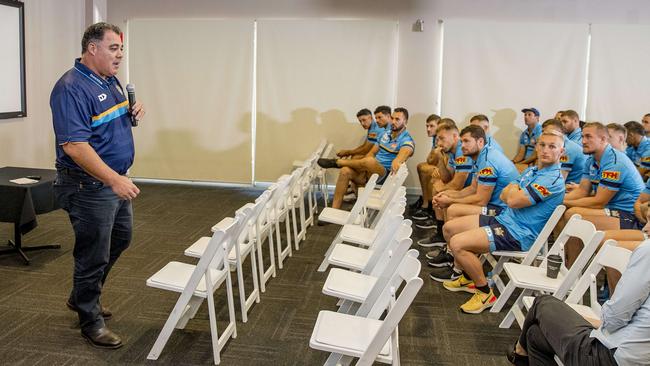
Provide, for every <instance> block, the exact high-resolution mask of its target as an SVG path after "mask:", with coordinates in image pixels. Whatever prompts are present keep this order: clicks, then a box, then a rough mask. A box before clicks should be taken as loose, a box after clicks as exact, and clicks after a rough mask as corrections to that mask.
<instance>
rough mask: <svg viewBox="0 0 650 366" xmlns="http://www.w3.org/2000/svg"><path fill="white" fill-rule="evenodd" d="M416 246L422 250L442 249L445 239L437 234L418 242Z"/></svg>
mask: <svg viewBox="0 0 650 366" xmlns="http://www.w3.org/2000/svg"><path fill="white" fill-rule="evenodd" d="M418 245H419V246H421V247H422V248H432V247H444V246H446V245H447V243H446V242H445V238H443V237H442V235H440V234H439V233H437V232H436V233H434V234H433V235H431V236H430V237H428V238H424V239H420V240H418Z"/></svg>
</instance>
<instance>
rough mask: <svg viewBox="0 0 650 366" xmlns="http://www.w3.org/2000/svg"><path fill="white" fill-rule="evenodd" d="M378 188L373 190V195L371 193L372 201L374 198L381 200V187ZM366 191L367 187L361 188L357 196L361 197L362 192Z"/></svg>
mask: <svg viewBox="0 0 650 366" xmlns="http://www.w3.org/2000/svg"><path fill="white" fill-rule="evenodd" d="M376 187H377V188H375V189H373V190H372V193H370V198H371V199H372V198H375V199H381V190H380V189H379V188H380V187H381V185H377V186H376ZM364 189H366V187H359V188H358V190H357V194H358V195H361V192H363V190H364Z"/></svg>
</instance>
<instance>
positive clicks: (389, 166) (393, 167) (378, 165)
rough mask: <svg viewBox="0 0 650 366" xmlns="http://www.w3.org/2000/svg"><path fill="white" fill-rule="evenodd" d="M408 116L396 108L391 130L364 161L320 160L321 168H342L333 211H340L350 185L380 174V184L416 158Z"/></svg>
mask: <svg viewBox="0 0 650 366" xmlns="http://www.w3.org/2000/svg"><path fill="white" fill-rule="evenodd" d="M408 118H409V113H408V111H407V110H406V109H405V108H395V110H394V111H393V120H392V123H391V129H390V130H388V131H386V132H384V134H383V135H382V136H381V137H380V138H379V140H378V141H377V143H376V144H375V146H374V147H373V148H372V149H371V150H370V151H369V152H368V154H366V156H365V157H363V158H361V159H318V165H320V166H321V167H322V168H326V169H327V168H341V171H340V172H339V177H338V179H337V181H336V188H335V190H334V199H333V200H332V207H333V208H341V204H342V203H343V195H344V194H345V192H346V190H347V188H348V184H349V183H350V182H354V184H356V185H364V184H365V183H366V182H367V181H368V179H369V178H370V176H371V175H372V174H378V175H379V180H378V181H377V182H378V183H379V184H381V183H383V182H384V180H386V178H387V177H388V174H389V173H396V172H397V170H398V169H399V167H400V165H402V164H403V163H405V162H406V160H407V159H408V158H409V157H410V156H411V155H413V151H414V150H415V142H414V141H413V138H412V137H411V135H410V134H409V133H408V131H407V130H406V124H407V123H408Z"/></svg>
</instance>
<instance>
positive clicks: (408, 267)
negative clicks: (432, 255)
mask: <svg viewBox="0 0 650 366" xmlns="http://www.w3.org/2000/svg"><path fill="white" fill-rule="evenodd" d="M403 264H404V265H403V266H402V265H400V271H399V273H400V278H401V280H400V282H401V281H405V282H406V285H405V286H404V288H403V289H402V292H401V293H400V295H399V297H398V298H397V300H396V301H394V303H393V304H392V305H391V307H390V309H389V311H388V314H387V315H386V318H384V320H383V322H382V324H381V326H380V327H379V330H378V331H377V333H376V334H375V336H374V337H373V339H372V340H371V341H370V344H369V345H368V348H366V351H365V352H364V353H363V355H361V357H360V359H359V362H357V365H361V366H370V365H372V364H373V363H374V362H375V359H376V358H377V355H379V352H381V349H382V348H383V347H384V345H385V344H386V342H387V341H388V339H389V338H390V336H391V335H393V339H392V345H393V357H399V352H398V349H397V347H396V346H397V339H396V335H397V332H396V330H397V326H398V325H399V322H400V320H402V317H404V314H405V313H406V310H407V309H408V308H409V306H411V303H412V302H413V299H415V296H416V295H417V294H418V292H419V291H420V288H422V284H423V281H422V279H421V278H419V277H418V273H419V272H420V266H421V265H420V261H419V260H417V259H416V258H413V257H411V256H408V255H407V256H405V257H404V261H403ZM403 276H408V277H403ZM396 292H397V287H393V286H391V285H390V284H389V285H388V286H386V295H387V297H388V299H389V300H393V299H394V298H395V294H396ZM380 301H381V300H380ZM391 302H392V301H391ZM384 309H385V308H384ZM381 313H383V310H382V311H381V312H380V314H379V315H381ZM375 319H377V318H375Z"/></svg>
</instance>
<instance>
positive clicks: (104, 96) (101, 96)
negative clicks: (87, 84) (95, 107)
mask: <svg viewBox="0 0 650 366" xmlns="http://www.w3.org/2000/svg"><path fill="white" fill-rule="evenodd" d="M97 99H99V101H100V102H103V101H105V100H106V94H104V93H102V94H99V95H98V96H97Z"/></svg>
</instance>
